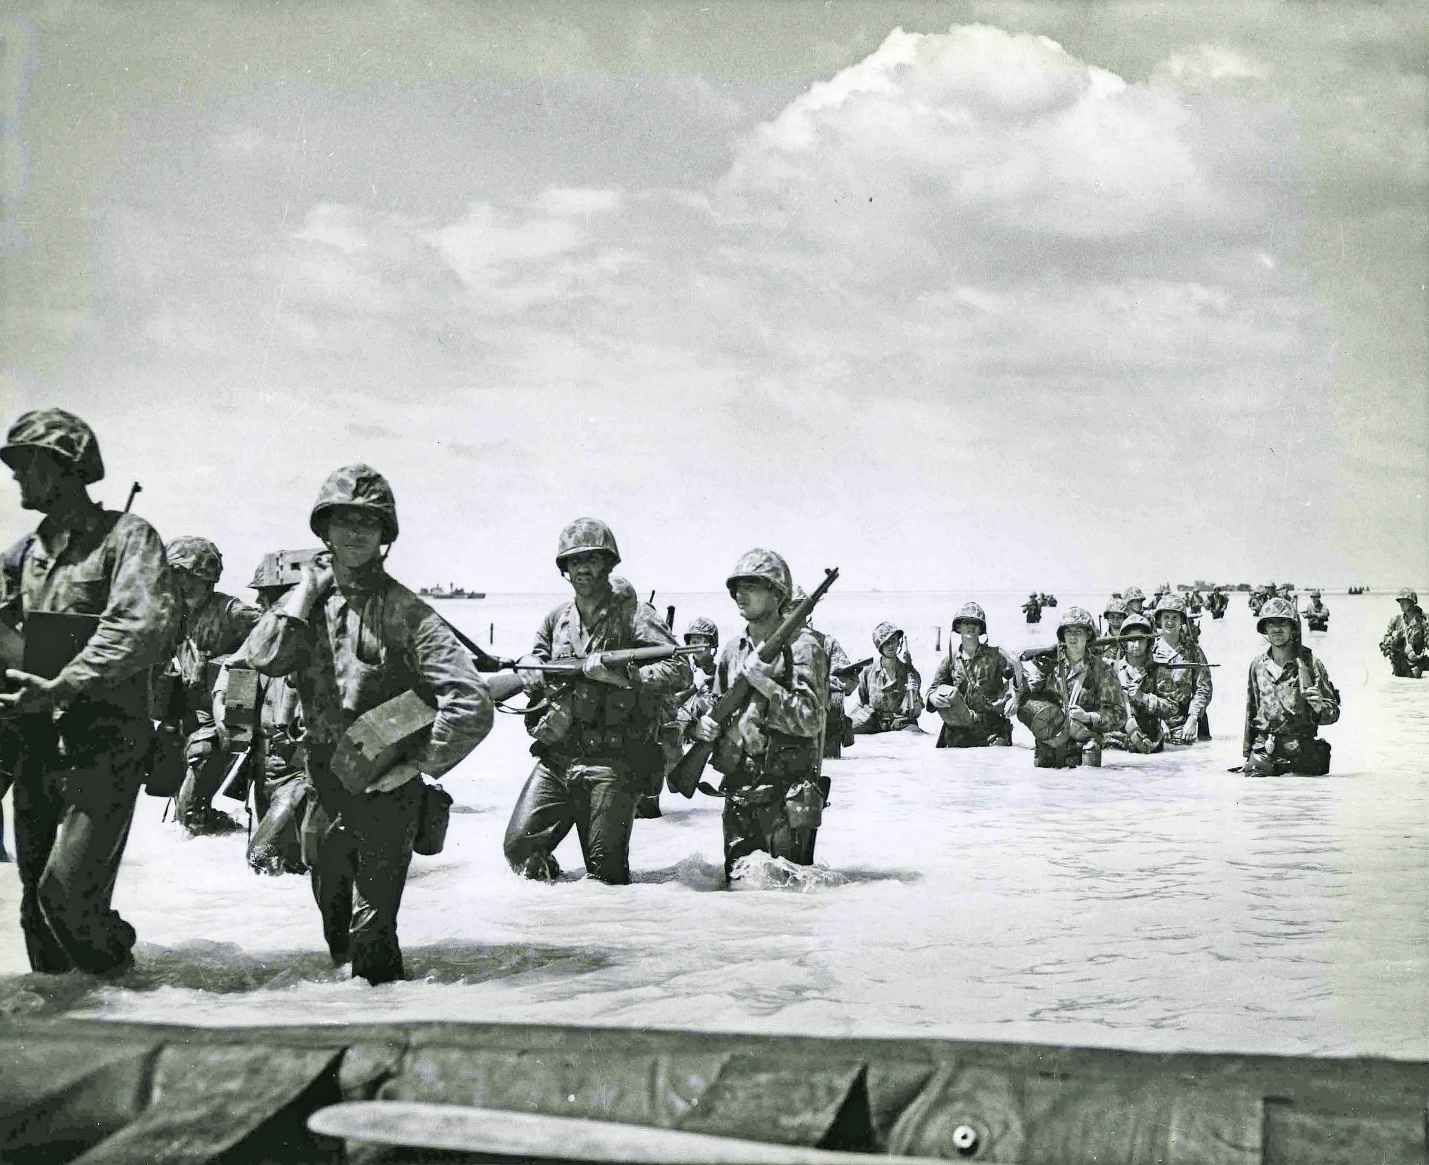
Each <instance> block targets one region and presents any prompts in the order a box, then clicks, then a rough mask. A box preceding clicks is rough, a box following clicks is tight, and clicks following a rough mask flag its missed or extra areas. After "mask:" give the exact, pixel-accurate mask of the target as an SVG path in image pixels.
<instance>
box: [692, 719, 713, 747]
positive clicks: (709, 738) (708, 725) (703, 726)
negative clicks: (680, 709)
mask: <svg viewBox="0 0 1429 1165" xmlns="http://www.w3.org/2000/svg"><path fill="white" fill-rule="evenodd" d="M719 733H720V727H719V722H718V721H717V720H715V718H714V717H713V716H701V717H700V718H699V719H698V720H692V721H691V722H690V735H691V736H693V737H694V738H695V739H696V740H702V741H704V742H705V743H706V744H713V743H714V742H715V741H716V740H718V739H719Z"/></svg>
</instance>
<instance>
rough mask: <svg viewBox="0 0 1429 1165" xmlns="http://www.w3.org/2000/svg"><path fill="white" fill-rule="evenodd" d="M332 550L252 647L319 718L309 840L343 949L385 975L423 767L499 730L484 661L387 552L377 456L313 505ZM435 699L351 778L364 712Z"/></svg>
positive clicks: (331, 927)
mask: <svg viewBox="0 0 1429 1165" xmlns="http://www.w3.org/2000/svg"><path fill="white" fill-rule="evenodd" d="M308 525H309V527H310V528H311V529H312V532H313V533H314V534H316V535H317V536H318V537H319V538H321V539H322V541H323V544H324V545H325V546H326V547H327V549H328V552H329V553H330V554H331V555H332V561H331V564H330V565H327V566H318V565H317V564H314V563H309V564H307V565H305V566H304V567H303V573H302V581H301V582H299V583H298V585H297V586H296V587H294V588H293V589H292V590H291V591H289V592H288V594H287V595H286V596H284V597H283V598H282V599H281V600H280V601H279V602H278V604H277V605H276V606H274V607H273V608H272V609H270V610H268V611H265V612H264V613H263V617H262V618H261V619H260V620H259V621H258V625H257V626H256V627H255V628H254V629H253V631H252V633H251V634H250V635H249V637H248V642H247V644H246V645H245V647H244V654H245V655H246V656H247V657H248V660H249V662H250V663H251V664H252V665H253V667H254V668H255V669H256V670H257V671H259V672H261V673H262V674H264V675H270V676H281V675H295V676H296V680H297V687H298V695H299V698H300V699H301V700H302V706H303V719H304V722H305V724H306V726H307V739H306V745H307V747H306V749H305V757H304V763H305V765H306V768H307V774H308V782H309V783H310V784H311V786H312V788H313V790H314V793H315V796H310V797H309V798H308V807H307V815H306V817H305V819H304V822H303V851H304V854H305V855H306V857H307V860H308V864H309V866H310V867H311V871H312V885H313V897H314V898H315V899H316V900H317V904H318V909H319V911H320V912H321V913H322V921H323V935H324V937H325V938H326V939H327V945H328V951H329V952H330V953H331V954H332V958H333V962H334V963H335V964H338V965H341V964H342V963H345V962H347V961H348V960H349V959H351V960H352V973H353V975H354V976H358V977H361V978H363V979H366V980H367V981H368V982H369V983H374V984H376V983H385V982H388V981H389V980H392V979H400V978H402V976H403V967H402V949H401V947H400V946H399V945H398V942H397V910H398V908H399V907H400V906H401V904H402V889H403V886H404V885H405V883H406V880H407V869H408V867H409V866H410V865H411V862H412V846H413V843H414V842H415V841H416V838H417V829H418V825H419V822H420V818H421V814H422V807H423V799H424V797H425V796H426V793H425V783H424V782H423V780H422V775H423V774H426V775H428V776H433V777H439V776H441V775H442V774H443V773H445V772H448V771H449V770H450V769H452V768H453V767H455V766H456V764H457V763H458V762H459V761H461V760H462V759H463V758H464V757H465V756H466V755H467V754H468V753H470V752H471V750H472V749H474V748H475V747H476V746H477V745H478V744H480V743H481V741H482V739H483V738H485V736H486V734H487V733H488V732H490V731H491V721H492V707H491V698H490V696H489V695H488V693H487V690H486V684H485V683H484V682H483V681H482V679H481V678H480V676H478V675H477V672H476V665H475V663H474V661H473V660H472V657H471V656H470V654H468V652H467V650H466V648H464V647H463V646H462V645H461V644H460V643H459V642H458V641H457V638H456V636H455V635H453V634H452V631H451V628H449V627H448V626H447V625H446V622H445V621H444V620H443V619H442V618H441V616H439V615H438V614H437V613H436V612H435V611H433V610H432V609H431V608H430V607H429V606H427V604H426V603H424V602H422V601H421V599H419V598H417V596H416V595H414V594H413V593H412V592H411V591H409V590H408V589H407V588H406V587H404V586H403V585H402V584H401V583H399V582H397V580H396V579H394V578H392V577H391V576H390V575H388V573H387V571H386V568H385V567H384V565H383V560H384V559H385V557H386V555H385V553H384V552H383V549H382V548H383V547H384V546H390V545H391V543H393V542H395V541H396V540H397V503H396V500H395V499H394V498H393V496H392V489H391V487H390V486H389V485H388V484H387V479H386V478H384V477H383V476H382V475H381V474H380V473H378V472H377V471H376V470H375V469H372V468H371V467H369V466H366V465H360V464H359V465H347V466H344V467H343V468H341V469H338V470H336V471H334V472H333V473H332V474H331V475H329V477H328V479H327V480H326V481H325V482H323V485H322V489H321V490H320V491H319V492H318V499H317V501H316V503H314V505H313V508H312V512H311V514H310V515H309V518H308ZM409 691H411V692H415V693H416V694H417V695H418V696H420V697H421V699H422V701H423V702H424V703H426V704H428V705H430V706H432V707H434V708H435V709H436V718H435V720H434V721H433V723H432V724H431V727H430V730H429V732H428V733H427V734H426V736H425V739H424V742H423V744H422V746H421V747H420V749H419V750H418V751H417V752H416V753H415V754H414V755H413V756H411V757H410V758H409V759H403V760H398V761H397V762H396V763H394V764H393V765H392V766H391V767H390V768H389V769H388V770H387V771H386V772H385V773H382V774H380V775H379V776H377V777H376V778H375V779H374V780H373V782H372V783H371V784H369V785H367V786H366V787H365V788H359V789H350V788H348V787H347V785H346V784H344V782H343V781H342V780H341V779H340V778H339V776H338V775H337V773H336V772H335V771H334V769H333V764H332V762H333V756H334V753H335V752H336V751H337V749H338V745H339V743H340V742H341V741H342V738H343V736H344V734H346V733H347V731H348V729H350V728H351V727H352V726H353V724H354V722H355V721H356V720H357V718H358V717H359V716H361V715H362V714H363V713H365V712H369V711H371V710H372V709H374V708H376V707H378V706H379V705H380V704H384V703H386V702H387V701H388V700H391V699H393V698H394V697H397V696H400V695H402V694H404V693H406V692H409Z"/></svg>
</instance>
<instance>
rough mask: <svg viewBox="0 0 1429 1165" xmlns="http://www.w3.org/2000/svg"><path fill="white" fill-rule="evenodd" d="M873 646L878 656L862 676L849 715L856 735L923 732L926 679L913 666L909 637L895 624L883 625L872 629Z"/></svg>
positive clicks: (864, 670)
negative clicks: (921, 716) (920, 717)
mask: <svg viewBox="0 0 1429 1165" xmlns="http://www.w3.org/2000/svg"><path fill="white" fill-rule="evenodd" d="M873 646H874V648H875V650H876V651H877V652H878V655H877V657H876V658H875V659H874V660H873V662H872V663H870V664H869V665H868V666H867V667H865V668H864V669H863V671H862V672H860V673H859V677H858V684H857V686H856V688H855V689H854V696H855V698H856V701H857V702H856V704H855V706H854V708H853V710H852V711H851V712H850V713H849V719H850V720H851V721H852V723H853V730H854V733H855V735H859V736H869V735H872V734H874V733H878V732H899V731H902V730H904V729H909V730H913V731H918V732H921V731H922V729H921V728H919V727H918V713H919V712H921V711H922V709H923V677H922V676H920V675H919V674H918V669H917V668H915V667H914V666H913V657H912V656H911V655H909V653H908V640H907V637H906V636H905V635H904V634H903V632H902V631H901V630H900V629H899V628H897V627H895V626H894V625H893V624H892V623H880V624H879V625H878V626H877V627H875V628H874V629H873Z"/></svg>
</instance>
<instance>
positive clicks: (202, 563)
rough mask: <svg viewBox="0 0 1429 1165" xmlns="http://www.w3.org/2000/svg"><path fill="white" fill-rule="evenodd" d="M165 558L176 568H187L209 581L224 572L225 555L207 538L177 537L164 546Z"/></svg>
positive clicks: (212, 580) (215, 580) (191, 572)
mask: <svg viewBox="0 0 1429 1165" xmlns="http://www.w3.org/2000/svg"><path fill="white" fill-rule="evenodd" d="M164 558H165V560H166V561H167V562H168V564H169V566H170V567H172V568H173V569H175V570H186V571H188V572H189V573H190V574H192V575H196V576H197V577H199V578H204V579H207V580H208V581H209V582H217V581H218V578H219V575H221V574H222V573H223V555H222V554H220V553H219V551H218V547H217V546H215V545H214V544H213V543H212V542H210V541H209V540H208V539H207V538H197V537H185V538H175V539H174V540H173V541H172V542H170V543H169V544H168V545H167V546H166V547H164Z"/></svg>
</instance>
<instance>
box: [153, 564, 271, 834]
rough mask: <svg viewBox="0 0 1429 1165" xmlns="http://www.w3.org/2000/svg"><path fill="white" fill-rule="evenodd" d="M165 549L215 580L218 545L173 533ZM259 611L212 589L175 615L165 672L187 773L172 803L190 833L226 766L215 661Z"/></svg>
mask: <svg viewBox="0 0 1429 1165" xmlns="http://www.w3.org/2000/svg"><path fill="white" fill-rule="evenodd" d="M165 553H166V555H167V557H168V561H169V567H170V569H171V570H188V571H191V572H192V573H194V574H196V575H197V576H198V577H200V578H204V579H207V580H208V581H209V582H217V581H218V578H219V576H220V574H222V572H223V558H222V556H221V555H220V554H219V552H218V547H216V546H214V544H213V543H212V542H209V541H208V540H207V539H205V538H175V539H174V540H173V541H172V542H170V543H169V545H168V548H167V550H166V551H165ZM180 607H182V603H181V604H180ZM260 614H262V612H261V611H259V610H258V608H257V607H254V606H250V605H249V604H248V603H245V602H243V601H242V600H241V599H236V598H234V597H233V596H232V595H226V594H224V593H223V592H222V591H213V592H211V593H210V594H209V596H208V599H207V600H206V601H205V602H204V604H203V606H202V607H200V608H199V609H198V610H197V611H189V612H187V613H182V612H181V614H180V616H179V622H178V628H177V636H176V638H177V643H176V644H175V647H174V657H173V662H172V664H171V666H170V669H169V672H170V674H171V675H172V676H173V677H174V679H175V681H176V687H177V688H178V689H179V691H180V696H181V699H182V702H183V707H182V709H181V710H178V711H177V715H176V718H177V719H179V720H180V721H181V723H182V725H183V731H184V733H185V736H186V737H187V740H186V743H185V746H184V759H185V761H186V762H187V764H188V773H187V775H186V776H185V777H184V783H183V787H182V788H181V789H180V790H179V796H178V801H177V806H176V808H177V816H178V819H179V821H180V822H181V823H182V824H183V825H184V826H185V827H186V828H188V829H189V830H192V831H195V832H197V831H199V830H201V829H203V828H204V827H205V826H206V825H207V824H208V822H209V817H210V813H211V809H210V806H211V805H212V802H213V797H214V794H215V793H217V792H218V788H219V786H220V785H221V784H222V783H223V776H224V772H225V771H226V769H227V767H228V763H227V762H228V756H227V754H226V753H225V752H224V750H223V749H222V748H221V747H220V745H219V733H218V726H217V725H216V724H214V722H213V684H214V681H215V680H216V679H217V671H218V669H217V666H216V665H219V664H221V663H222V661H223V659H224V658H225V657H227V656H228V655H229V654H231V653H232V652H234V651H236V650H237V649H238V648H239V646H240V645H241V644H242V643H243V641H244V640H245V639H246V638H248V633H249V632H250V631H252V630H253V627H254V626H255V625H256V624H257V622H258V616H259V615H260ZM164 711H165V712H170V713H171V714H172V712H173V710H168V709H166V710H164ZM161 718H165V717H161Z"/></svg>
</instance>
